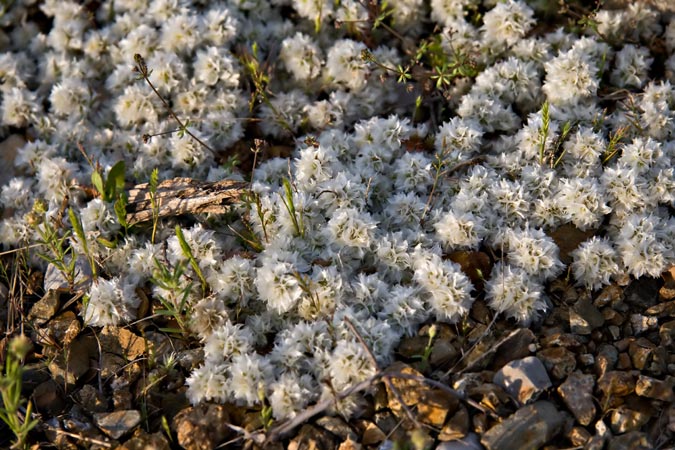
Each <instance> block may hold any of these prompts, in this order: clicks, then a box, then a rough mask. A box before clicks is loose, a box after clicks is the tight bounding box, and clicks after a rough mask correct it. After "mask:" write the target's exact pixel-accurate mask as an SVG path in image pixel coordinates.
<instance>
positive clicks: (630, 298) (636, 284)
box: [623, 277, 660, 310]
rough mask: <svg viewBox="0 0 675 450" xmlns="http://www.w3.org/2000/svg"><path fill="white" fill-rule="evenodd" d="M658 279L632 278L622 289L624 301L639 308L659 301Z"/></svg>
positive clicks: (648, 306) (645, 307)
mask: <svg viewBox="0 0 675 450" xmlns="http://www.w3.org/2000/svg"><path fill="white" fill-rule="evenodd" d="M659 285H660V280H658V279H656V278H648V277H641V278H638V279H637V280H633V281H632V282H631V283H630V284H629V285H628V287H627V288H626V290H625V291H624V294H623V295H624V299H625V302H626V303H628V304H629V305H633V306H635V307H637V308H638V309H640V310H645V309H647V308H651V307H652V306H654V305H655V304H656V303H657V302H658V301H659V288H660V286H659Z"/></svg>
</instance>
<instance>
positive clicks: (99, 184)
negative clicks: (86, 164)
mask: <svg viewBox="0 0 675 450" xmlns="http://www.w3.org/2000/svg"><path fill="white" fill-rule="evenodd" d="M91 184H93V185H94V187H95V188H96V190H97V191H98V193H99V194H100V195H101V197H104V200H105V188H104V187H103V177H102V176H101V173H100V172H99V171H98V170H95V171H93V172H92V173H91Z"/></svg>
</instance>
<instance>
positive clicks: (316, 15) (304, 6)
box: [293, 0, 334, 21]
mask: <svg viewBox="0 0 675 450" xmlns="http://www.w3.org/2000/svg"><path fill="white" fill-rule="evenodd" d="M333 5H334V2H333V1H331V0H293V8H295V10H296V11H297V12H298V14H299V15H300V17H304V18H305V19H309V20H313V21H315V20H317V19H325V18H327V17H330V16H332V14H333Z"/></svg>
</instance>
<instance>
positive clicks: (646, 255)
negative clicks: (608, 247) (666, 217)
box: [616, 214, 668, 278]
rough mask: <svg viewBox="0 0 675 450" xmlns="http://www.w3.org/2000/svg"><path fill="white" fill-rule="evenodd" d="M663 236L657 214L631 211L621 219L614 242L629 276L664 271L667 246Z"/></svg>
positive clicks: (655, 274) (654, 274)
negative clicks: (632, 212) (622, 221)
mask: <svg viewBox="0 0 675 450" xmlns="http://www.w3.org/2000/svg"><path fill="white" fill-rule="evenodd" d="M663 237H664V234H663V223H662V220H661V219H660V218H659V217H658V216H654V215H640V214H634V215H631V216H629V217H628V218H627V219H626V220H625V222H624V223H623V224H622V226H621V228H620V231H619V235H618V237H617V239H616V245H617V248H618V250H619V254H620V255H621V259H622V261H623V264H624V266H625V267H626V268H627V269H628V272H629V273H630V274H631V275H633V276H635V277H636V278H639V277H641V276H643V275H649V276H650V277H658V276H659V275H661V273H662V272H663V271H664V270H666V263H667V262H668V257H667V256H668V248H667V247H666V245H665V244H664V243H663V242H662V238H663Z"/></svg>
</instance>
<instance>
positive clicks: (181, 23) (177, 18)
mask: <svg viewBox="0 0 675 450" xmlns="http://www.w3.org/2000/svg"><path fill="white" fill-rule="evenodd" d="M198 25H199V23H198V20H197V17H196V16H195V15H193V14H188V13H187V12H186V13H180V14H176V15H171V16H169V17H168V18H167V19H166V20H165V21H162V28H161V37H160V46H161V48H162V49H164V50H165V51H173V52H176V53H178V54H185V53H188V52H190V51H191V50H193V49H194V48H195V47H196V46H197V44H198V43H199V42H200V40H201V36H200V34H199V27H198Z"/></svg>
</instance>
